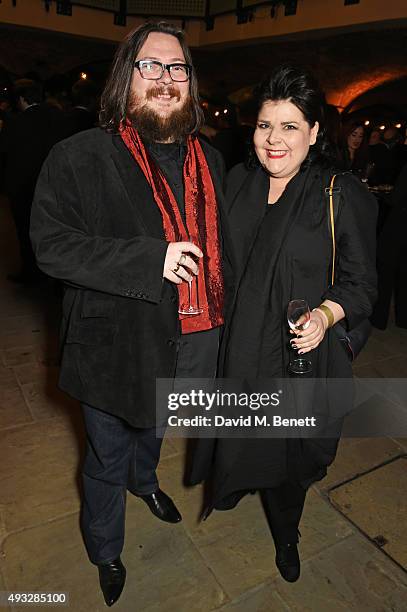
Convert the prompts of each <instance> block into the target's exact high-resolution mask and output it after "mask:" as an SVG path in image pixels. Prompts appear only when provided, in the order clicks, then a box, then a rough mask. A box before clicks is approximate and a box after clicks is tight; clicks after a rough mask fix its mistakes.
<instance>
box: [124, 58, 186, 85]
mask: <svg viewBox="0 0 407 612" xmlns="http://www.w3.org/2000/svg"><path fill="white" fill-rule="evenodd" d="M142 64H155V65H156V66H161V74H160V76H158V77H145V76H143V75H142V72H141V68H140V66H141V65H142ZM173 66H182V68H186V77H187V78H186V79H182V80H178V81H177V80H175V79H174V78H173V77H172V75H171V68H172V67H173ZM134 68H137V69H138V71H139V73H140V76H141V78H142V79H146V81H158V80H159V79H161V78H162V76H163V74H164V72H165V71H166V70H168V74H169V75H170V78H171V80H172V81H174V83H185V82H186V81H189V79H190V76H191V72H192V66H191V64H183V63H182V62H174V63H173V64H163V63H162V62H159V61H158V60H137V61H136V62H134Z"/></svg>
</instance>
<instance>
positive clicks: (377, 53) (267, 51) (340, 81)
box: [195, 27, 407, 108]
mask: <svg viewBox="0 0 407 612" xmlns="http://www.w3.org/2000/svg"><path fill="white" fill-rule="evenodd" d="M195 56H196V63H197V66H198V69H199V76H200V85H201V89H202V90H204V91H207V92H208V94H210V93H211V92H214V91H217V92H218V93H219V94H223V95H225V96H227V95H229V97H230V99H231V100H232V101H235V102H238V101H239V100H240V99H244V98H245V96H246V95H247V92H248V91H249V90H250V89H251V86H252V85H253V84H255V83H256V82H258V81H259V80H260V79H261V78H262V77H263V76H264V75H265V74H267V72H269V71H270V69H271V68H272V67H273V66H276V65H278V64H279V63H281V62H286V61H288V62H293V63H299V64H302V65H304V66H306V67H308V68H309V69H310V70H312V71H313V72H314V73H315V75H316V76H317V77H318V79H319V80H320V82H321V85H322V86H323V88H324V89H325V92H326V95H327V99H328V101H329V102H330V103H331V104H335V105H337V106H340V107H343V108H345V107H346V106H348V105H349V104H350V103H351V102H352V100H353V99H355V98H356V97H358V96H360V95H361V94H363V93H365V92H366V91H368V90H369V89H371V88H373V87H377V86H378V85H381V84H383V83H385V82H387V81H392V80H394V79H396V78H398V77H402V76H404V75H406V74H407V68H406V66H407V28H405V27H403V28H397V29H392V30H376V31H361V32H357V33H356V32H349V33H343V34H340V35H336V36H329V37H328V36H327V37H322V35H320V37H318V38H314V39H307V40H305V39H303V38H298V39H297V40H291V41H281V42H273V43H266V44H264V43H261V44H260V43H259V44H256V45H251V46H241V47H235V48H233V49H222V50H221V49H217V50H207V51H205V52H204V51H202V50H197V51H196V52H195Z"/></svg>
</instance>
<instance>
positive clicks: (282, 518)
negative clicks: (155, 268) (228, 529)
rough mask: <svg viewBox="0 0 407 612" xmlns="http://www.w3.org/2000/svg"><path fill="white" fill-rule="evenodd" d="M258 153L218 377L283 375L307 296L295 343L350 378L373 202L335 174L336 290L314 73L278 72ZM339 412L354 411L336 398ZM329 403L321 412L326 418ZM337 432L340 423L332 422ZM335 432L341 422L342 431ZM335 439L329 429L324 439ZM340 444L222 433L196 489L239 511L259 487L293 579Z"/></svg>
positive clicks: (363, 301)
mask: <svg viewBox="0 0 407 612" xmlns="http://www.w3.org/2000/svg"><path fill="white" fill-rule="evenodd" d="M257 102H258V108H259V112H258V118H257V124H256V130H255V133H254V140H253V142H254V153H255V155H254V156H253V159H252V162H251V164H250V165H249V167H245V166H244V165H243V164H239V165H238V166H236V167H235V168H233V170H232V171H231V172H230V174H229V177H228V186H227V199H228V208H229V217H230V226H231V230H232V235H233V238H234V243H235V247H236V249H235V250H236V253H238V255H239V257H238V279H239V280H238V282H237V287H238V289H237V290H236V292H235V296H234V299H233V300H232V305H231V307H230V310H229V315H228V320H227V326H226V329H225V334H224V338H223V345H222V349H221V362H220V376H223V377H224V378H226V377H227V378H229V379H232V378H233V379H240V380H245V381H253V380H259V379H266V378H273V377H274V378H287V376H288V373H287V367H288V364H289V361H290V348H289V340H290V337H291V338H293V336H290V332H289V328H288V324H287V305H288V303H289V302H290V301H291V300H293V299H296V298H303V299H306V300H307V301H308V303H309V305H310V308H312V313H311V318H310V323H309V326H308V328H307V329H306V330H304V331H302V332H300V333H297V335H296V336H295V337H294V341H293V342H292V344H294V345H295V346H296V347H297V349H298V351H299V352H300V353H301V354H302V355H306V357H307V359H309V360H310V361H311V362H312V370H313V376H314V377H315V378H318V379H319V378H323V379H328V378H338V377H339V378H343V377H344V378H346V377H351V364H350V361H349V358H348V356H347V354H346V353H345V351H344V349H343V347H342V346H341V345H340V342H339V340H338V338H337V336H336V334H335V331H334V330H332V329H330V328H332V326H333V324H335V323H337V322H338V321H344V323H345V324H346V326H347V327H348V328H353V327H354V326H356V325H357V324H358V323H359V322H360V321H362V320H363V319H364V318H365V317H367V316H368V315H369V314H370V312H371V309H372V304H373V302H374V300H375V295H376V286H375V285H376V275H375V221H376V219H375V213H374V212H373V213H372V211H374V210H375V201H374V198H372V196H371V195H370V194H369V193H368V192H367V190H366V189H365V187H364V186H363V185H362V184H361V183H360V182H359V181H358V180H357V179H356V178H355V177H353V176H352V175H351V174H347V175H344V176H341V177H338V179H337V185H336V186H337V188H339V187H340V189H341V196H342V198H341V199H342V200H343V203H342V204H341V211H340V215H339V218H338V219H337V222H336V227H335V231H336V243H337V251H338V255H339V256H338V258H337V264H336V274H335V277H336V280H335V283H334V285H333V286H329V283H328V278H329V273H330V266H331V261H332V243H331V235H330V226H329V221H328V198H327V195H326V193H325V188H326V187H327V186H329V183H330V179H331V176H332V174H333V170H332V169H330V168H329V163H328V162H329V160H328V157H327V153H326V141H325V131H324V125H323V97H322V95H321V93H320V91H319V90H318V87H317V85H316V84H315V83H314V81H313V79H312V78H311V76H310V75H308V74H306V73H305V72H303V71H301V70H299V69H297V68H294V67H289V66H284V67H280V68H278V69H276V70H275V71H274V72H273V73H272V75H271V76H270V78H268V79H267V80H266V81H265V82H264V83H263V84H262V86H261V88H260V89H259V92H258V95H257ZM338 409H339V410H340V411H342V412H341V414H344V413H345V412H346V409H349V406H348V407H347V408H346V406H345V407H344V406H342V405H341V402H339V406H338ZM324 410H325V405H324V403H323V401H322V400H321V403H320V404H318V405H317V406H315V412H316V413H318V412H320V413H322V412H323V411H324ZM336 425H338V423H336ZM335 431H336V434H338V427H336V430H335ZM328 433H329V432H328ZM337 437H338V435H336V438H335V436H334V435H332V436H331V437H325V438H324V439H292V438H290V439H284V438H272V439H271V438H257V439H254V438H245V439H237V438H228V439H227V438H219V439H217V440H215V441H211V444H210V443H208V441H201V442H200V443H199V445H198V448H197V452H196V454H195V461H194V469H193V472H192V480H193V482H199V481H200V480H202V479H203V478H207V479H210V480H211V481H212V483H211V490H212V499H211V503H210V507H209V510H208V512H207V515H208V514H209V513H210V511H211V510H212V509H219V510H227V509H230V508H233V507H234V506H235V505H236V504H237V503H238V501H239V500H240V499H241V498H242V497H243V496H244V495H245V494H246V493H248V492H251V491H253V490H259V491H260V492H261V495H262V500H263V503H264V506H265V511H266V515H267V518H268V521H269V524H270V527H271V531H272V535H273V538H274V542H275V546H276V553H277V554H276V564H277V567H278V569H279V570H280V573H281V575H282V576H283V578H285V579H286V580H288V581H291V582H293V581H295V580H297V579H298V576H299V572H300V563H299V557H298V551H297V542H298V525H299V521H300V517H301V513H302V509H303V506H304V501H305V495H306V490H307V488H308V487H309V486H310V484H312V483H313V482H315V481H317V480H319V479H321V478H323V477H324V476H325V474H326V468H327V466H328V465H329V464H330V463H331V462H332V461H333V459H334V457H335V452H336V447H337Z"/></svg>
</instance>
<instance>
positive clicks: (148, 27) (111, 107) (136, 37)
mask: <svg viewBox="0 0 407 612" xmlns="http://www.w3.org/2000/svg"><path fill="white" fill-rule="evenodd" d="M152 32H159V33H160V34H169V35H170V36H175V38H177V39H178V41H179V43H180V45H181V48H182V51H183V53H184V57H185V61H186V63H187V64H190V65H191V66H192V57H191V52H190V50H189V49H188V47H187V45H186V43H185V37H184V32H183V31H182V30H180V29H179V28H177V27H175V26H173V25H171V24H170V23H167V22H165V21H159V22H147V23H144V24H143V25H141V26H140V27H138V28H137V29H136V30H133V31H132V32H130V34H128V36H127V37H126V38H125V39H124V41H123V42H122V43H121V44H120V46H119V48H118V49H117V51H116V54H115V57H114V60H113V64H112V67H111V70H110V74H109V77H108V79H107V81H106V85H105V88H104V91H103V93H102V96H101V101H100V102H101V110H100V113H99V125H100V126H101V127H102V128H104V129H105V130H107V131H108V132H118V130H119V126H120V123H121V122H122V121H123V120H124V119H125V118H126V111H127V102H128V98H129V94H130V86H131V82H132V78H133V70H134V61H135V59H136V57H137V55H138V53H139V51H140V49H141V48H142V46H143V45H144V43H145V42H146V40H147V37H148V35H149V34H151V33H152ZM189 92H190V95H191V99H192V106H193V113H194V119H195V121H194V124H193V129H192V130H191V132H197V131H198V130H199V128H200V127H201V125H202V124H203V112H202V109H201V106H200V103H199V92H198V81H197V78H196V74H195V70H194V68H192V70H191V76H190V78H189Z"/></svg>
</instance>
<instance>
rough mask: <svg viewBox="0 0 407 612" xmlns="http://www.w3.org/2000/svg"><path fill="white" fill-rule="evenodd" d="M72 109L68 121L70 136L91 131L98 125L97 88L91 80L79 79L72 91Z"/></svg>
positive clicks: (68, 112)
mask: <svg viewBox="0 0 407 612" xmlns="http://www.w3.org/2000/svg"><path fill="white" fill-rule="evenodd" d="M71 99H72V108H71V109H70V110H69V111H67V113H66V119H67V122H68V131H69V134H70V135H73V134H77V133H78V132H82V131H83V130H90V129H91V128H93V127H95V124H96V111H97V88H96V85H95V84H94V83H93V82H92V81H90V80H89V79H79V80H78V81H76V83H74V85H73V86H72V90H71Z"/></svg>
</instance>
